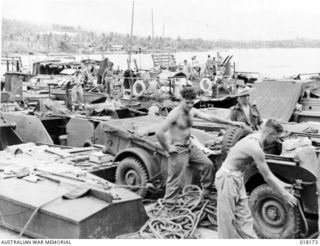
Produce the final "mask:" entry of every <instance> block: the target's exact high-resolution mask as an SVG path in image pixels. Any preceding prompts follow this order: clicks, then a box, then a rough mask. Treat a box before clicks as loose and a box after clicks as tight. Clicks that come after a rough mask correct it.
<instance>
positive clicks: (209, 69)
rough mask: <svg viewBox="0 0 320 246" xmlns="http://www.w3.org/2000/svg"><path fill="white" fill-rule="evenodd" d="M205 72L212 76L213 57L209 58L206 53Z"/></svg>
mask: <svg viewBox="0 0 320 246" xmlns="http://www.w3.org/2000/svg"><path fill="white" fill-rule="evenodd" d="M206 74H207V76H208V77H211V76H213V59H211V56H210V55H208V59H207V62H206Z"/></svg>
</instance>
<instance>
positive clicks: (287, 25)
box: [1, 0, 320, 40]
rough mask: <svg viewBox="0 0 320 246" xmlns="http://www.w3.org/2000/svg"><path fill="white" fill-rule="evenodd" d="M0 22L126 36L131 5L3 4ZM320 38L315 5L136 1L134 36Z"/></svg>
mask: <svg viewBox="0 0 320 246" xmlns="http://www.w3.org/2000/svg"><path fill="white" fill-rule="evenodd" d="M1 2H2V8H1V10H2V13H1V15H2V18H9V19H17V20H26V21H29V22H33V23H39V24H40V23H45V24H63V25H68V26H79V25H80V26H81V27H83V28H85V29H90V30H94V31H101V32H107V33H108V32H117V33H125V34H130V30H131V17H132V5H133V4H132V3H133V0H1ZM152 12H153V23H154V24H153V27H154V28H153V29H154V35H155V36H165V37H171V38H177V37H178V36H180V37H181V38H202V39H208V40H218V39H230V40H280V39H295V38H307V39H320V27H319V23H320V1H319V0H134V18H133V19H134V21H133V34H134V35H137V36H149V35H150V36H151V35H152Z"/></svg>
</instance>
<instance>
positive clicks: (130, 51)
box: [128, 1, 134, 70]
mask: <svg viewBox="0 0 320 246" xmlns="http://www.w3.org/2000/svg"><path fill="white" fill-rule="evenodd" d="M133 15H134V1H132V15H131V34H130V48H129V60H128V69H129V70H130V68H131V54H132V33H133Z"/></svg>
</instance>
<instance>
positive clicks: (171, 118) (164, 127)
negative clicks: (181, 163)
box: [156, 109, 178, 152]
mask: <svg viewBox="0 0 320 246" xmlns="http://www.w3.org/2000/svg"><path fill="white" fill-rule="evenodd" d="M177 117H178V111H177V110H175V109H173V110H172V111H171V112H170V113H169V114H168V116H167V118H166V119H165V120H164V121H163V122H162V123H161V125H160V127H159V128H158V131H157V133H156V136H157V139H158V141H159V143H160V145H161V146H162V147H163V148H164V149H165V150H166V151H168V152H170V146H169V144H168V139H167V137H166V135H165V133H166V132H167V131H168V130H169V128H170V126H171V125H172V124H173V123H174V122H175V121H176V119H177Z"/></svg>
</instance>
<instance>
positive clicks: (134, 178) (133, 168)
mask: <svg viewBox="0 0 320 246" xmlns="http://www.w3.org/2000/svg"><path fill="white" fill-rule="evenodd" d="M147 181H148V173H147V170H146V168H145V166H144V165H143V163H142V162H141V161H140V160H138V159H137V158H134V157H126V158H124V159H123V160H122V161H120V163H119V165H118V167H117V171H116V184H119V185H124V186H125V185H128V189H130V190H131V191H133V192H135V193H137V194H138V195H139V196H141V197H142V198H144V197H145V196H146V194H147V188H145V187H146V184H147ZM130 186H137V187H130ZM140 186H141V187H140Z"/></svg>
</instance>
